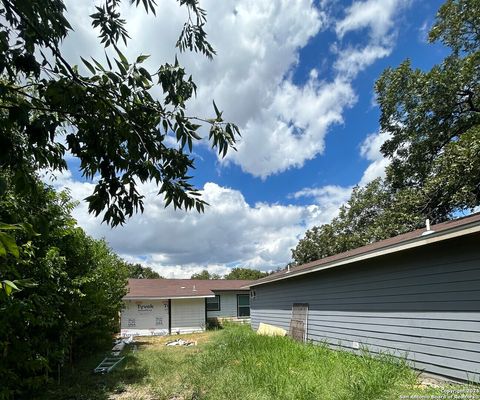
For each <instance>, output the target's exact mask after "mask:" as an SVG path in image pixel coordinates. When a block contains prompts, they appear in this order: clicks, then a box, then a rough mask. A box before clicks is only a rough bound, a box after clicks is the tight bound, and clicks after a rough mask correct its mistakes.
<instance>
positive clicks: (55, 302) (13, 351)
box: [0, 173, 128, 398]
mask: <svg viewBox="0 0 480 400" xmlns="http://www.w3.org/2000/svg"><path fill="white" fill-rule="evenodd" d="M2 178H3V179H4V180H5V181H7V182H8V181H10V180H11V179H13V178H12V176H11V174H5V173H3V174H2ZM35 184H36V188H35V190H33V191H32V192H31V194H30V195H29V196H26V195H25V194H24V195H22V196H19V195H18V194H17V193H16V192H15V191H13V190H6V191H3V192H2V193H1V194H0V218H1V220H3V221H5V223H6V224H7V225H13V226H22V225H23V226H29V227H30V229H19V230H15V231H14V232H13V233H11V235H12V237H13V239H14V241H15V245H16V246H17V249H18V254H7V255H4V256H3V257H0V280H4V279H5V278H6V277H8V278H9V279H10V280H12V281H13V282H16V281H17V282H24V281H25V280H28V282H32V281H33V282H34V283H35V284H34V285H33V284H27V285H25V284H24V285H19V286H20V288H19V289H21V290H18V291H16V292H15V295H13V296H12V295H10V296H9V295H8V293H7V292H5V291H3V292H0V353H1V354H2V360H1V362H0V376H2V385H0V398H10V397H15V398H17V397H18V398H31V397H32V393H35V392H36V391H38V390H39V389H40V388H41V387H42V386H43V385H45V383H47V382H48V381H49V380H50V379H51V378H52V376H53V377H56V375H57V370H58V369H60V370H61V366H62V365H63V364H64V363H65V362H69V361H72V360H74V359H77V358H78V357H80V356H81V355H83V354H86V353H87V352H89V351H94V350H96V349H98V348H100V347H103V348H104V346H105V344H107V343H108V344H110V343H111V335H112V334H113V333H114V332H116V331H118V312H119V310H120V308H121V304H122V301H121V299H122V297H123V296H124V294H125V293H126V278H127V274H128V271H127V269H126V268H125V267H124V264H125V263H124V262H123V261H122V260H120V259H119V258H118V257H117V256H116V255H115V254H113V253H112V251H111V250H110V249H109V248H108V246H107V245H106V243H105V242H104V241H98V240H94V239H92V238H90V237H88V236H87V235H85V233H84V232H83V230H82V229H80V228H79V227H77V226H76V223H75V221H74V219H73V218H72V217H71V215H70V211H71V209H72V207H73V206H74V204H73V203H72V202H71V201H70V198H69V197H68V195H67V194H66V193H60V194H57V193H55V192H54V191H53V189H51V188H48V187H46V186H45V185H43V184H42V183H40V182H39V181H36V182H35ZM32 232H33V233H32Z"/></svg>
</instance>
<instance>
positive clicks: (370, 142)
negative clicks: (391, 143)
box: [359, 131, 390, 186]
mask: <svg viewBox="0 0 480 400" xmlns="http://www.w3.org/2000/svg"><path fill="white" fill-rule="evenodd" d="M389 138H390V134H389V133H388V132H382V131H379V132H375V133H372V134H370V135H368V136H367V137H366V139H365V140H364V141H363V143H362V144H361V147H360V155H361V156H362V157H363V158H365V159H367V160H368V161H371V163H370V165H369V166H368V167H367V169H366V170H365V171H364V172H363V176H362V179H361V180H360V182H359V185H361V186H363V185H366V184H367V183H369V182H371V181H373V180H374V179H376V178H383V177H385V168H386V167H387V166H388V164H389V163H390V161H389V160H388V159H387V158H385V157H384V156H383V154H382V152H381V151H380V148H381V147H382V145H383V143H385V141H387V140H388V139H389Z"/></svg>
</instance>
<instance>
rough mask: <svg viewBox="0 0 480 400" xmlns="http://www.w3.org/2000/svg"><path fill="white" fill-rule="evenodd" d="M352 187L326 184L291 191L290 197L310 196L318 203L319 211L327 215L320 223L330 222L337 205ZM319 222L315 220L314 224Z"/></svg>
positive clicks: (350, 191)
mask: <svg viewBox="0 0 480 400" xmlns="http://www.w3.org/2000/svg"><path fill="white" fill-rule="evenodd" d="M352 189H353V187H351V186H349V187H343V186H338V185H327V186H322V187H318V188H304V189H302V190H299V191H298V192H295V193H293V194H292V195H290V197H292V198H295V199H299V198H301V197H306V198H312V199H314V200H315V203H316V204H319V207H320V210H319V211H320V213H321V214H323V215H326V216H328V219H327V220H325V221H322V223H326V222H330V220H331V219H332V218H333V217H335V216H336V215H337V213H338V209H339V207H340V206H341V205H342V204H344V203H345V202H346V201H347V200H348V199H349V198H350V195H351V193H352ZM318 224H319V223H318V222H317V223H316V225H318Z"/></svg>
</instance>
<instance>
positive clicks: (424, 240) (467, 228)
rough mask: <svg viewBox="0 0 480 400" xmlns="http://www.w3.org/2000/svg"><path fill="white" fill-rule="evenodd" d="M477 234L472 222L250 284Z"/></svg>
mask: <svg viewBox="0 0 480 400" xmlns="http://www.w3.org/2000/svg"><path fill="white" fill-rule="evenodd" d="M476 232H480V223H479V222H478V221H476V222H472V223H471V224H468V225H462V226H460V227H454V228H451V229H446V230H444V231H440V232H437V233H432V234H430V235H426V236H419V237H416V238H412V239H410V240H406V241H404V242H401V243H397V244H393V245H390V246H385V247H381V248H379V249H375V250H372V251H369V252H366V253H361V254H358V255H354V256H350V257H347V258H344V259H341V260H336V261H332V262H329V263H325V264H322V265H319V266H318V267H312V268H311V269H307V270H304V271H298V272H295V271H290V272H285V274H284V275H281V276H279V277H278V278H274V279H270V280H265V281H263V282H262V281H260V282H252V283H251V284H250V287H253V286H259V285H265V284H267V283H272V282H277V281H281V280H285V279H290V278H294V277H297V276H302V275H306V274H311V273H313V272H318V271H322V270H325V269H331V268H335V267H339V266H341V265H347V264H352V263H355V262H359V261H363V260H367V259H370V258H375V257H380V256H383V255H387V254H392V253H397V252H400V251H404V250H409V249H413V248H416V247H421V246H425V245H427V244H431V243H436V242H441V241H443V240H448V239H453V238H456V237H460V236H465V235H469V234H472V233H476ZM319 262H321V260H319Z"/></svg>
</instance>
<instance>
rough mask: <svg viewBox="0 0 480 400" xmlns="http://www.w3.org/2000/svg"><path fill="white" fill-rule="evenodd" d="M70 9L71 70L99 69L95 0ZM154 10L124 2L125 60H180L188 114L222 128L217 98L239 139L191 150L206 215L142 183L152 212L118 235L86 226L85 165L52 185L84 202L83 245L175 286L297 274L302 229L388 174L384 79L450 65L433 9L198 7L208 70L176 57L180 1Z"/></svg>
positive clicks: (294, 2) (201, 60)
mask: <svg viewBox="0 0 480 400" xmlns="http://www.w3.org/2000/svg"><path fill="white" fill-rule="evenodd" d="M66 3H67V17H68V19H69V21H70V23H71V25H72V26H73V28H74V32H73V33H71V34H70V35H69V36H68V37H67V39H66V40H65V41H64V43H63V52H64V54H65V55H66V58H67V59H68V60H69V61H70V62H71V63H74V64H80V63H81V61H80V56H83V57H84V58H87V57H88V56H93V57H96V58H99V59H102V58H103V49H102V47H101V46H100V45H99V40H98V38H97V36H98V31H95V30H93V28H92V27H91V20H90V18H89V14H91V13H93V12H94V9H93V5H92V2H90V1H85V0H83V1H78V0H75V1H73V0H68V1H67V2H66ZM157 4H158V7H157V16H156V17H155V16H153V15H147V14H145V12H144V10H143V8H135V7H134V6H131V5H130V1H124V2H123V4H122V9H121V12H122V16H123V17H124V18H125V19H126V20H127V30H128V32H129V35H130V37H131V40H130V41H129V42H128V46H127V47H126V48H125V49H124V50H123V51H124V52H125V53H126V54H127V56H129V58H130V59H134V58H135V57H136V56H138V55H139V54H149V55H150V58H149V59H148V61H147V66H148V67H150V68H151V69H152V70H155V69H156V68H158V66H160V65H161V64H163V63H165V62H170V63H171V62H173V60H174V59H175V56H177V57H178V59H179V61H180V63H181V64H182V65H183V66H185V68H186V71H187V73H188V74H191V75H192V76H193V79H194V81H195V83H196V84H197V86H198V91H197V97H196V98H195V99H193V100H191V101H190V103H189V104H188V109H189V111H190V115H199V116H207V117H210V116H213V115H214V113H213V108H212V100H215V102H216V104H217V105H218V106H219V108H220V109H222V110H223V111H224V114H223V115H224V118H225V120H228V121H231V122H234V123H236V124H237V125H238V126H239V128H240V130H241V134H242V136H241V138H240V140H239V142H238V144H237V151H231V152H229V153H228V155H227V156H226V157H225V158H224V159H220V158H218V156H217V155H216V154H215V152H213V151H212V150H211V149H210V146H209V144H208V142H207V141H206V140H204V141H202V142H200V143H199V144H198V145H197V146H196V148H195V149H194V152H195V154H194V156H195V159H196V162H195V163H196V169H195V171H193V175H194V180H193V182H194V184H195V185H196V186H197V187H198V188H199V189H201V192H202V195H203V199H204V200H206V201H207V202H208V203H209V204H210V206H209V207H207V208H206V210H205V212H204V213H203V214H198V213H196V212H194V211H190V212H185V211H178V210H177V211H175V210H173V208H165V207H164V203H163V199H162V198H161V197H159V196H157V192H158V189H157V188H156V187H155V186H154V184H143V185H141V191H142V193H143V194H145V195H146V198H145V212H144V213H143V214H137V215H135V216H134V217H132V218H131V219H130V220H129V221H128V222H127V224H126V225H125V226H123V227H116V228H113V229H112V228H110V227H109V226H107V225H106V224H102V223H101V218H95V217H93V216H92V215H89V214H88V212H87V205H86V203H85V202H84V201H82V200H83V199H84V198H85V197H86V196H88V195H89V194H91V192H92V191H93V187H94V182H90V181H86V180H85V179H84V178H83V177H82V176H81V173H80V172H79V170H78V165H79V164H78V161H77V160H75V159H72V158H68V165H69V170H68V171H66V172H64V173H63V174H61V175H59V174H56V176H55V177H56V179H55V180H53V181H52V180H51V179H50V178H49V179H48V182H49V183H50V184H52V185H53V186H54V187H56V188H57V189H68V190H69V191H70V193H71V195H72V197H73V198H74V199H75V200H79V205H78V206H77V207H76V208H75V210H74V212H73V214H74V217H75V218H76V219H77V221H78V224H79V225H80V226H81V227H82V228H84V229H85V230H86V232H87V233H88V234H90V235H92V236H93V237H95V238H105V239H106V240H107V241H108V243H109V244H110V246H111V247H112V249H113V250H114V251H115V252H116V253H118V254H119V255H121V256H122V257H123V258H125V259H126V260H128V261H131V262H140V263H142V264H143V265H146V266H150V267H152V268H153V269H154V270H156V271H158V272H159V273H160V274H161V275H162V276H165V277H169V278H188V277H190V276H191V275H192V274H193V273H196V272H199V271H201V270H202V269H207V270H208V271H210V272H212V273H217V274H220V275H223V274H226V273H228V272H229V271H230V269H231V268H233V267H247V268H254V269H259V270H263V271H268V270H272V269H276V268H278V267H283V266H285V265H286V264H287V263H288V262H290V261H291V249H292V248H294V247H295V246H296V244H297V243H298V241H299V240H300V239H301V238H302V237H303V235H304V233H305V231H306V230H307V229H309V228H311V227H313V226H315V225H321V224H324V223H328V222H329V221H331V219H332V218H334V217H335V216H336V215H337V213H338V209H339V207H340V206H341V205H342V204H344V203H345V201H347V200H348V198H349V196H350V193H351V190H352V188H353V187H354V186H355V185H364V184H366V183H368V182H370V181H371V180H372V179H375V178H376V177H380V176H383V174H384V170H385V167H386V166H387V165H388V160H386V159H384V158H383V157H382V155H381V153H380V146H381V145H382V143H383V142H384V141H385V140H386V139H387V138H388V134H387V133H385V132H381V131H380V130H379V123H378V120H379V116H380V110H379V108H378V106H377V105H376V102H375V93H374V85H375V81H376V79H377V78H378V77H379V76H380V74H381V73H382V71H383V70H384V69H385V68H389V67H392V68H395V67H396V66H398V65H399V64H400V63H401V62H402V61H403V60H405V59H406V58H409V59H411V61H412V64H413V66H414V67H416V68H421V69H430V68H431V67H432V66H433V65H434V64H437V63H439V62H441V60H442V59H443V58H444V57H445V54H446V50H445V49H444V48H443V47H442V46H441V45H437V44H436V45H432V44H429V43H428V41H427V35H428V30H429V27H430V26H431V25H432V23H433V21H434V18H435V14H436V12H437V10H438V8H439V7H440V5H441V2H440V1H436V0H429V1H422V0H366V1H351V0H347V1H340V0H320V1H311V0H278V1H277V0H221V1H218V0H201V1H200V5H201V6H202V7H203V8H204V9H205V10H206V11H207V20H208V22H207V25H206V27H205V29H206V31H207V33H208V39H209V41H210V43H211V44H212V45H213V47H214V48H215V50H216V52H217V55H216V57H215V58H214V60H213V61H210V60H208V59H206V58H205V57H203V56H201V55H199V54H195V53H193V54H190V53H179V52H178V49H175V42H176V39H177V38H178V35H179V33H180V30H181V27H182V25H183V22H184V21H185V20H186V17H187V16H186V12H185V10H184V8H180V7H179V6H178V3H177V2H176V1H174V0H157ZM154 94H155V95H157V96H160V92H155V93H154ZM203 133H204V134H205V132H203Z"/></svg>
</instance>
